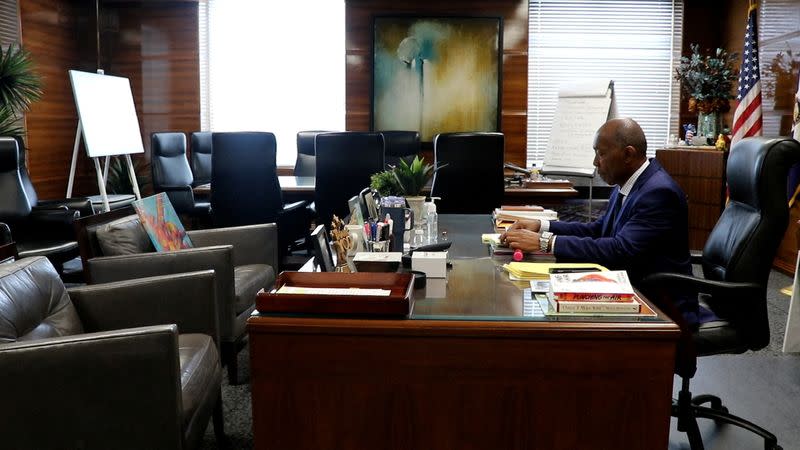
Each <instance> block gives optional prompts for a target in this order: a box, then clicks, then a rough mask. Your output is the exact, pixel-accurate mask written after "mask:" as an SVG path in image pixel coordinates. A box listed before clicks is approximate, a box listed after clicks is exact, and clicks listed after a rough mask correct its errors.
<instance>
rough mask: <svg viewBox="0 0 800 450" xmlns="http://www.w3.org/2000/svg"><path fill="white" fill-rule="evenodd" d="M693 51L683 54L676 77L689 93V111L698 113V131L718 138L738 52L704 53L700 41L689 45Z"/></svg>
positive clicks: (731, 87) (734, 74)
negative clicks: (688, 54)
mask: <svg viewBox="0 0 800 450" xmlns="http://www.w3.org/2000/svg"><path fill="white" fill-rule="evenodd" d="M690 48H691V50H692V54H691V56H689V57H686V56H682V57H681V63H680V65H679V66H678V67H676V68H675V79H676V80H678V81H680V82H681V88H682V89H683V91H684V92H685V93H686V94H688V95H689V111H691V112H695V111H697V112H698V116H699V117H698V119H697V134H698V135H699V136H705V137H712V138H716V137H717V135H719V133H720V131H721V130H722V127H721V123H720V113H725V112H728V110H730V99H732V98H733V97H734V95H733V82H734V81H735V80H736V78H737V76H738V74H737V71H736V70H735V69H734V63H735V62H736V60H737V58H738V54H737V53H728V52H727V51H726V50H724V49H721V48H718V49H716V50H715V51H714V53H713V54H710V55H704V54H702V53H701V52H700V46H699V45H698V44H692V45H690Z"/></svg>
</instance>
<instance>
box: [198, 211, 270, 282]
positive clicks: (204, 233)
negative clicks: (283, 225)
mask: <svg viewBox="0 0 800 450" xmlns="http://www.w3.org/2000/svg"><path fill="white" fill-rule="evenodd" d="M188 235H189V238H190V239H191V240H192V243H193V244H194V245H196V246H200V247H204V246H212V245H233V265H234V266H242V265H245V264H269V265H270V266H272V268H273V269H275V271H276V273H277V270H278V226H277V225H276V224H274V223H265V224H258V225H244V226H239V227H227V228H213V229H208V230H192V231H189V232H188Z"/></svg>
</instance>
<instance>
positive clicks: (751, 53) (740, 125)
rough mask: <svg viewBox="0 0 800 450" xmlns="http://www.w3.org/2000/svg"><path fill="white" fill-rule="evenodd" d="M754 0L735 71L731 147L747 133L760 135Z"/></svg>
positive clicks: (755, 8) (755, 2)
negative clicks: (735, 83)
mask: <svg viewBox="0 0 800 450" xmlns="http://www.w3.org/2000/svg"><path fill="white" fill-rule="evenodd" d="M757 6H758V2H757V1H753V0H751V1H750V11H749V12H748V14H747V29H746V30H745V32H744V51H743V52H742V67H741V70H740V71H739V94H738V95H737V96H736V100H737V101H738V104H737V106H736V111H735V112H734V113H733V130H732V133H733V136H732V137H731V146H733V144H735V143H736V142H738V141H739V140H741V139H743V138H746V137H749V136H760V135H761V123H762V116H761V75H760V70H759V68H758V27H757V26H756V15H757V14H758V8H757Z"/></svg>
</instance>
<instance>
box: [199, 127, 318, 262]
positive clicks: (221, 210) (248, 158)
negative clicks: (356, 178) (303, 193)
mask: <svg viewBox="0 0 800 450" xmlns="http://www.w3.org/2000/svg"><path fill="white" fill-rule="evenodd" d="M211 140H212V146H213V148H214V153H213V154H212V157H211V161H212V162H211V167H212V168H211V211H212V216H213V219H214V224H215V225H216V226H217V227H231V226H239V225H254V224H259V223H276V224H277V225H278V242H279V245H280V255H281V256H285V255H286V254H287V251H288V249H289V248H290V247H291V246H292V245H293V243H294V242H295V241H297V240H302V241H305V239H306V238H307V237H308V233H309V222H310V218H309V216H308V211H307V210H306V205H307V203H306V202H303V201H299V202H294V203H289V204H284V203H283V195H282V194H281V186H280V183H279V182H278V172H277V167H276V162H275V158H276V152H277V144H276V141H275V135H274V134H272V133H267V132H229V133H216V132H215V133H212V136H211Z"/></svg>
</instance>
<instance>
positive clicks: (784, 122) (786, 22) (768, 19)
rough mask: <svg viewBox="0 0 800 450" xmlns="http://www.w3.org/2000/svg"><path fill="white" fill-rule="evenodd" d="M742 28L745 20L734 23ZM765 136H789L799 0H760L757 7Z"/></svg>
mask: <svg viewBox="0 0 800 450" xmlns="http://www.w3.org/2000/svg"><path fill="white" fill-rule="evenodd" d="M736 25H737V26H741V27H742V28H744V26H745V23H744V21H742V23H739V24H736ZM758 35H759V48H758V50H759V51H758V53H759V61H760V63H759V64H760V66H761V92H762V93H763V95H762V102H763V103H762V110H763V115H764V128H763V131H762V133H763V135H764V136H778V135H783V136H787V135H791V127H792V114H793V110H794V104H795V101H796V100H795V93H796V92H797V91H798V86H797V84H798V83H797V76H798V71H799V70H800V3H798V2H797V0H761V2H760V5H759V9H758Z"/></svg>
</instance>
